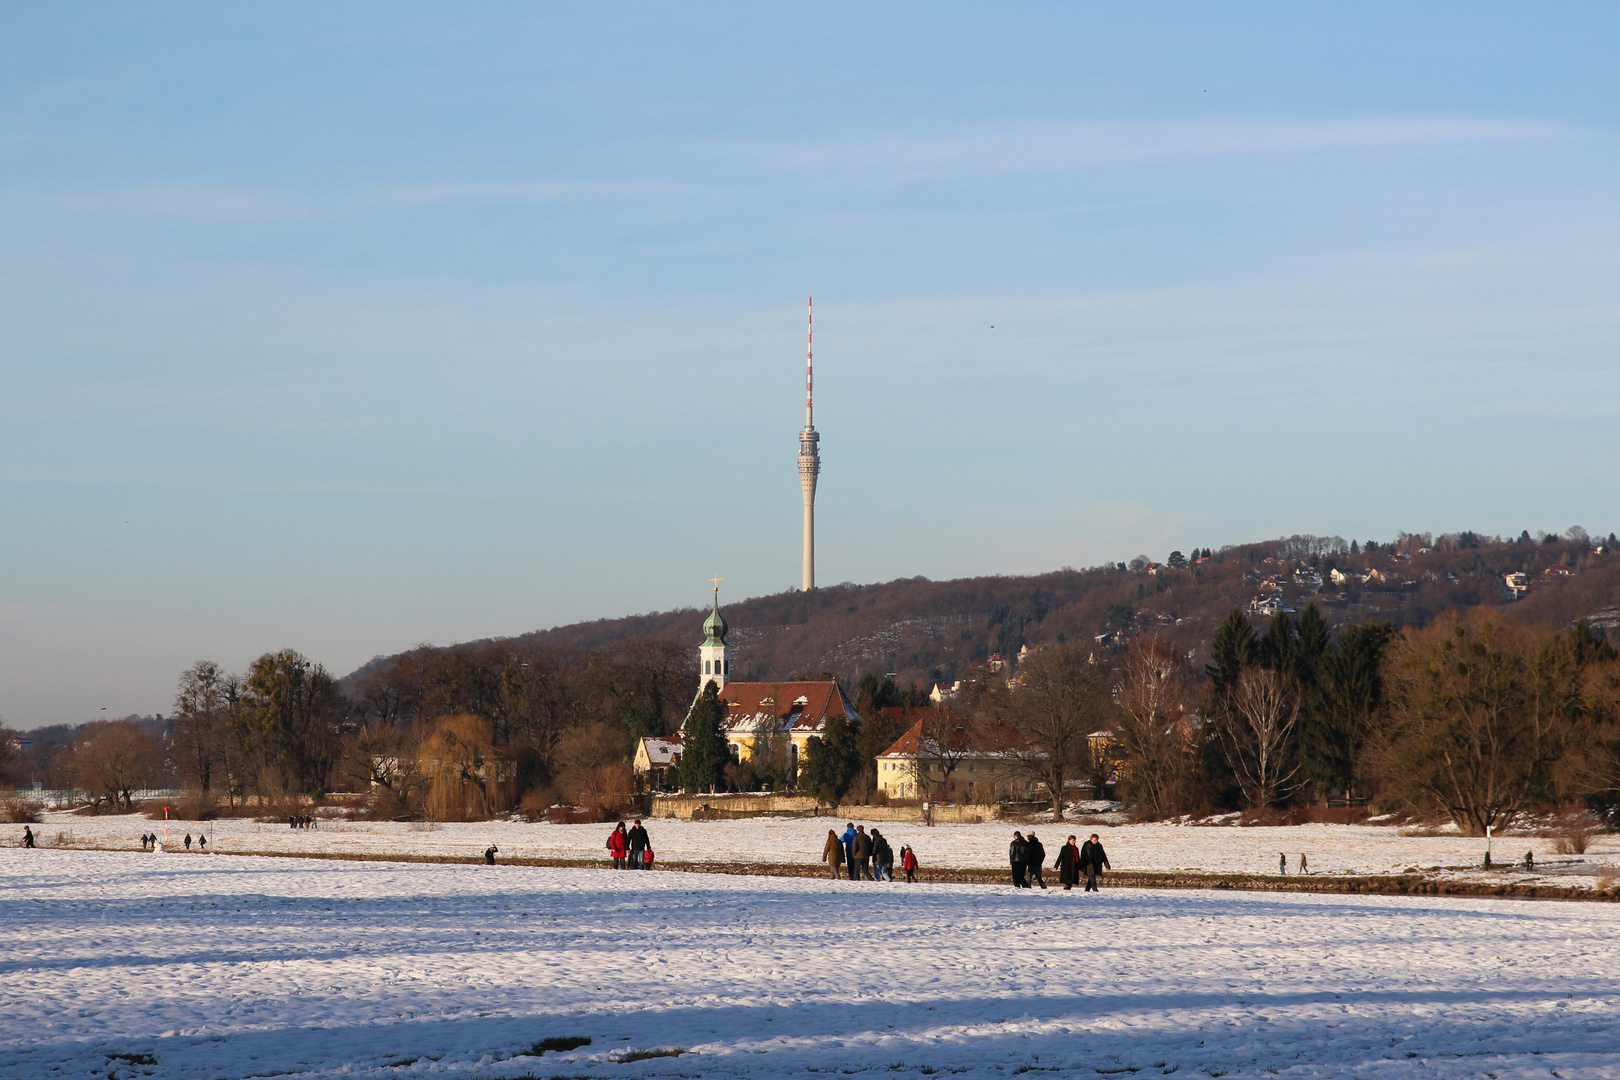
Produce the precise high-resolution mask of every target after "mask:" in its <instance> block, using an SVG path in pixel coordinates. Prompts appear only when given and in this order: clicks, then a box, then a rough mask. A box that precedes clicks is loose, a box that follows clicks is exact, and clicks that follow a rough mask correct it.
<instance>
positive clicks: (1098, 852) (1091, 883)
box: [1080, 833, 1113, 892]
mask: <svg viewBox="0 0 1620 1080" xmlns="http://www.w3.org/2000/svg"><path fill="white" fill-rule="evenodd" d="M1112 869H1113V867H1112V866H1109V865H1108V853H1107V852H1106V851H1104V850H1103V846H1102V841H1100V840H1098V839H1097V834H1096V833H1092V834H1091V839H1090V840H1087V841H1086V842H1085V843H1084V844H1081V845H1080V871H1081V873H1083V874H1085V875H1086V892H1097V891H1098V890H1097V875H1098V874H1100V873H1102V872H1103V871H1104V870H1112Z"/></svg>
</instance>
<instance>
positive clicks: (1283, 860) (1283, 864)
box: [1277, 852, 1288, 876]
mask: <svg viewBox="0 0 1620 1080" xmlns="http://www.w3.org/2000/svg"><path fill="white" fill-rule="evenodd" d="M1277 873H1279V874H1283V875H1285V876H1286V875H1287V873H1288V856H1287V855H1285V854H1283V853H1282V852H1278V853H1277Z"/></svg>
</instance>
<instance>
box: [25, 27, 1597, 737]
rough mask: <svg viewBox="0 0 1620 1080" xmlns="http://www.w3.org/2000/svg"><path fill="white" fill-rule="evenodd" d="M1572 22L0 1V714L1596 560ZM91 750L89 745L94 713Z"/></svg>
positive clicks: (1581, 39)
mask: <svg viewBox="0 0 1620 1080" xmlns="http://www.w3.org/2000/svg"><path fill="white" fill-rule="evenodd" d="M1616 40H1620V7H1616V6H1614V5H1581V4H1567V5H1559V6H1557V7H1554V8H1548V7H1545V6H1541V5H1530V4H1521V5H1507V4H1457V5H1447V4H1431V5H1408V4H1389V5H1379V4H1367V5H1355V6H1353V7H1349V8H1345V9H1343V10H1330V9H1328V7H1327V6H1325V5H1306V6H1299V5H1284V4H1267V5H1244V4H1229V5H1218V6H1216V5H1192V4H1180V5H1173V4H1141V5H1113V4H1106V5H1105V4H1078V3H1063V4H1049V5H1047V4H1022V5H999V6H994V5H959V4H948V3H945V4H942V3H928V4H910V5H908V4H889V5H870V4H851V5H837V4H830V5H808V6H806V5H800V6H790V5H780V4H760V5H725V6H709V5H701V4H689V5H642V4H615V5H529V4H511V5H502V4H482V5H455V6H451V7H445V6H443V5H430V4H409V3H387V4H327V3H322V4H308V5H298V4H280V5H268V6H267V5H250V4H198V5H183V4H167V5H157V6H142V7H134V6H129V5H117V4H105V5H84V4H73V3H61V4H50V5H25V4H12V5H7V6H6V7H4V8H0V716H3V717H4V718H5V719H6V721H7V722H9V723H10V724H11V725H12V726H14V727H19V728H27V727H33V726H37V725H40V724H47V723H66V722H79V721H82V720H87V719H93V718H96V717H98V716H102V715H122V714H126V713H130V712H140V713H151V712H167V711H168V710H169V709H170V707H171V704H172V701H173V696H174V684H175V681H176V679H177V677H178V675H179V673H180V671H181V670H182V669H183V668H185V667H186V666H188V665H190V664H191V663H193V662H195V661H197V660H199V659H204V658H208V659H213V660H217V661H218V662H220V663H222V664H224V665H226V666H227V667H229V668H232V669H234V670H241V669H243V668H245V667H246V665H247V664H248V663H249V662H250V661H251V660H252V658H253V657H255V656H257V655H259V654H260V653H263V652H265V651H268V650H272V649H278V648H285V647H292V648H296V649H299V650H300V651H302V652H304V653H305V654H306V655H308V656H310V657H311V658H312V659H314V660H317V661H319V662H321V663H323V664H325V665H326V666H327V667H328V668H329V669H330V670H332V671H334V672H336V673H340V674H341V673H344V672H347V671H349V670H352V669H353V668H354V667H356V666H357V665H359V664H361V663H363V662H365V661H366V660H368V659H370V658H371V657H373V656H375V655H378V654H387V653H391V652H395V651H398V650H400V649H404V648H409V647H410V646H412V645H415V644H418V643H422V642H433V643H438V644H447V643H450V642H455V641H465V640H473V639H478V638H484V637H489V636H494V635H505V634H517V633H522V632H525V631H528V630H532V629H536V628H541V627H547V626H552V625H557V624H562V623H568V622H573V621H577V620H581V619H591V618H599V617H610V616H617V615H623V614H631V613H637V612H644V611H653V610H662V609H667V608H671V607H680V606H687V605H696V604H701V603H704V602H705V601H706V600H707V597H708V591H709V588H710V586H709V583H708V579H709V578H710V577H712V576H715V575H717V574H718V575H721V576H723V577H724V578H725V585H724V586H723V590H724V591H723V594H722V595H723V596H731V597H734V598H735V597H743V596H753V595H761V594H767V593H775V592H781V591H783V590H786V589H790V588H794V587H796V586H797V584H798V575H799V533H800V495H799V483H798V477H797V470H796V463H795V459H796V455H797V451H798V440H797V433H798V429H799V427H800V426H801V425H802V423H803V396H802V395H803V379H804V370H803V364H804V345H805V341H804V334H805V302H806V298H807V297H808V296H811V295H813V296H814V297H815V311H816V340H815V343H816V426H817V428H818V429H819V430H820V431H821V433H822V442H821V450H822V474H821V483H820V489H819V494H818V497H817V502H816V511H817V577H818V581H819V582H821V583H823V584H832V583H837V582H843V581H855V582H870V581H886V580H892V579H894V578H898V577H911V576H914V575H925V576H927V577H930V578H936V579H939V578H950V577H960V576H966V575H976V574H998V573H1007V574H1013V573H1026V572H1038V571H1044V570H1052V569H1056V568H1058V567H1060V566H1065V565H1068V566H1087V565H1094V564H1097V563H1101V562H1111V561H1115V560H1126V559H1129V558H1131V557H1132V556H1134V555H1137V554H1146V555H1149V556H1150V557H1153V558H1159V559H1162V558H1163V557H1164V556H1165V555H1166V554H1168V552H1169V551H1170V550H1172V549H1181V550H1188V549H1190V548H1192V547H1195V546H1198V547H1202V546H1208V547H1214V548H1218V547H1220V546H1221V545H1222V544H1227V543H1241V542H1247V541H1253V540H1259V539H1264V538H1267V537H1272V536H1281V535H1289V534H1293V533H1316V534H1321V535H1341V536H1344V537H1346V538H1351V537H1355V538H1361V539H1366V538H1369V537H1371V538H1378V539H1389V538H1392V537H1394V535H1395V534H1396V533H1397V532H1398V531H1401V530H1405V531H1411V532H1435V533H1440V532H1446V531H1454V530H1458V529H1474V530H1480V531H1485V532H1487V533H1512V534H1513V535H1517V534H1518V532H1519V531H1520V530H1521V529H1529V530H1530V531H1531V532H1535V531H1537V530H1546V531H1562V530H1564V529H1566V528H1568V527H1570V526H1572V525H1577V524H1578V525H1582V526H1584V527H1586V528H1588V529H1590V530H1591V531H1593V532H1594V533H1603V534H1607V533H1608V532H1609V531H1610V530H1611V529H1617V528H1620V505H1617V504H1620V497H1617V485H1616V483H1615V479H1614V477H1615V447H1616V444H1617V440H1616V434H1617V423H1616V421H1617V417H1620V367H1617V364H1616V359H1617V357H1616V340H1617V331H1620V184H1617V182H1616V180H1617V171H1620V169H1617V166H1620V140H1617V135H1620V116H1617V113H1620V66H1617V65H1615V64H1614V62H1613V47H1614V43H1615V42H1616ZM102 710H107V711H106V712H105V713H104V712H103V711H102Z"/></svg>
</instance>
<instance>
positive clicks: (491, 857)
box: [484, 844, 501, 866]
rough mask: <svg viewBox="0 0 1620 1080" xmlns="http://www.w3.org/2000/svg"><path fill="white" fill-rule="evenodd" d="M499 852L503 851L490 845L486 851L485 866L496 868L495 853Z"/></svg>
mask: <svg viewBox="0 0 1620 1080" xmlns="http://www.w3.org/2000/svg"><path fill="white" fill-rule="evenodd" d="M499 850H501V849H500V848H498V847H496V846H495V845H494V844H491V845H489V847H487V848H485V849H484V865H485V866H494V865H495V853H496V852H497V851H499Z"/></svg>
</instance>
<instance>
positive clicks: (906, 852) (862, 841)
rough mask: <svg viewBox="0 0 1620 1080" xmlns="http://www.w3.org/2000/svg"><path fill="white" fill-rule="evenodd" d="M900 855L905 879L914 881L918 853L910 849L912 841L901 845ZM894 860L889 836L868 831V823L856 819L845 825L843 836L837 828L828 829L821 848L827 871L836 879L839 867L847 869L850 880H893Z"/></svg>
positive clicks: (822, 859) (892, 846)
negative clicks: (858, 823)
mask: <svg viewBox="0 0 1620 1080" xmlns="http://www.w3.org/2000/svg"><path fill="white" fill-rule="evenodd" d="M899 857H900V869H901V870H902V871H903V872H904V873H905V875H906V880H907V881H908V882H911V883H913V884H915V883H916V881H917V853H916V852H915V851H912V850H911V845H910V844H902V845H901V846H900V854H899ZM894 860H895V851H894V845H892V844H890V843H889V841H888V838H887V837H885V836H884V835H883V834H882V833H881V832H879V831H878V830H877V829H876V828H875V827H874V828H873V829H872V831H871V832H867V831H866V826H865V825H857V824H855V823H854V822H853V821H851V822H849V823H848V824H847V825H846V826H845V828H844V835H842V836H839V835H838V830H837V829H828V830H827V843H826V844H825V845H823V846H822V849H821V861H822V862H824V863H826V864H827V873H828V874H830V875H831V876H832V877H834V878H837V877H838V876H839V873H840V870H844V871H845V872H847V873H848V875H849V880H851V881H862V880H865V881H893V880H894Z"/></svg>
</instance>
